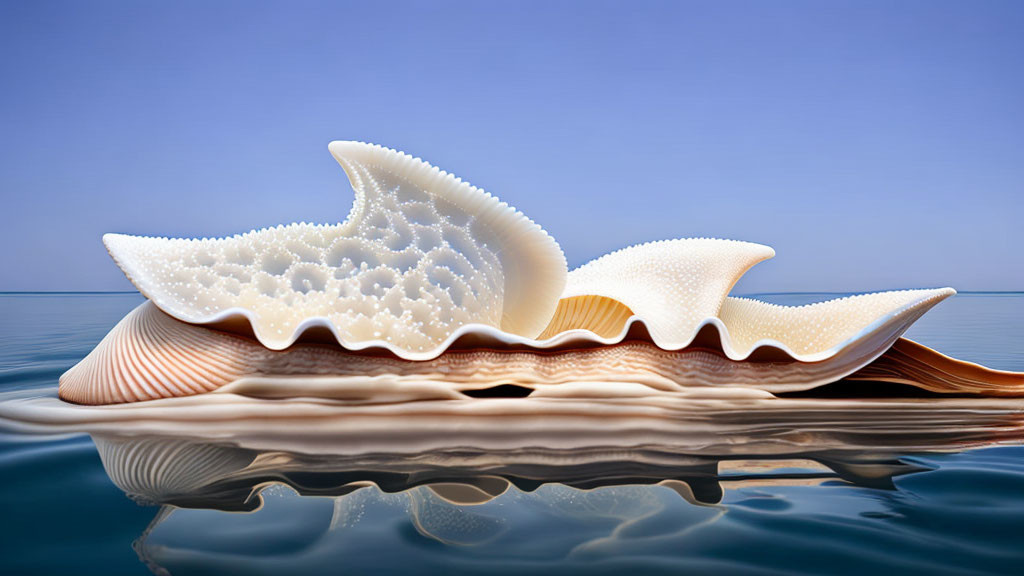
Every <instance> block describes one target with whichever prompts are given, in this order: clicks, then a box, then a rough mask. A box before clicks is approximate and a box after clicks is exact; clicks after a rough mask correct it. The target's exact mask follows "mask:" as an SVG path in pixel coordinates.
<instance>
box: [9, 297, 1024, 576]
mask: <svg viewBox="0 0 1024 576" xmlns="http://www.w3.org/2000/svg"><path fill="white" fill-rule="evenodd" d="M787 298H795V297H787ZM997 300H998V305H997V304H994V302H996V301H997ZM135 303H137V298H135V297H129V296H105V297H65V298H55V297H27V298H20V297H19V298H14V297H10V296H8V297H0V307H2V309H3V312H4V313H5V314H8V316H5V318H8V319H13V321H8V323H7V324H6V325H5V326H4V327H2V328H0V338H2V339H3V342H4V347H3V348H2V349H0V362H2V366H0V375H2V377H3V378H5V379H6V380H5V381H4V384H3V386H4V388H3V392H2V394H3V398H4V399H3V401H2V402H0V428H2V429H3V430H4V431H5V432H4V435H3V436H0V488H2V490H0V509H2V510H4V512H3V514H4V520H5V522H3V526H2V528H0V530H2V531H3V534H2V536H3V537H2V538H0V546H2V550H0V572H2V573H4V574H8V573H10V574H36V573H38V574H52V573H96V574H122V573H148V572H150V571H152V572H155V573H170V574H220V573H253V574H281V573H289V574H320V573H324V572H345V573H351V574H362V573H374V574H391V573H393V574H398V573H402V574H406V573H412V572H417V573H423V572H428V573H438V574H455V573H467V574H468V573H480V572H486V573H500V574H521V573H523V572H527V571H529V572H531V573H573V572H575V573H587V574H594V573H598V574H600V573H621V572H624V571H632V572H637V571H641V572H644V573H672V574H678V573H681V572H696V573H705V572H712V571H714V572H718V573H723V572H724V573H753V574H819V573H823V572H827V573H840V574H862V573H864V572H867V571H870V570H874V571H880V572H883V573H885V572H890V571H892V570H897V571H900V572H902V573H922V574H923V573H928V574H960V573H1007V574H1011V573H1016V572H1018V571H1019V566H1020V565H1021V562H1022V561H1024V549H1022V547H1021V546H1020V538H1021V536H1022V535H1024V448H1022V447H1020V443H1021V441H1022V440H1024V401H1021V400H1013V399H1009V400H1006V399H1004V400H999V399H971V398H956V399H934V398H927V399H925V398H917V399H915V398H903V399H897V398H889V399H863V398H862V399H838V398H835V399H813V398H786V399H769V400H764V399H761V400H758V399H746V400H723V399H717V400H710V399H708V400H688V399H680V400H677V401H672V400H667V399H619V400H615V401H607V402H601V401H586V402H581V401H573V400H559V399H546V400H542V401H541V400H538V399H529V398H520V399H515V398H504V399H502V398H498V399H474V400H467V401H458V402H446V403H443V404H428V403H408V404H405V405H401V406H391V407H374V408H369V409H368V408H366V407H362V408H359V407H345V406H338V405H333V404H332V403H330V402H325V401H316V400H308V399H307V400H302V399H296V400H286V401H273V400H258V399H251V398H240V397H232V396H231V395H224V396H223V397H219V398H217V399H216V400H215V401H213V400H210V399H200V400H195V399H193V400H188V399H183V400H182V401H179V402H176V403H171V404H168V403H163V404H161V403H154V404H148V403H147V405H142V406H138V405H136V406H124V407H119V408H117V409H111V408H103V407H99V408H90V409H84V410H83V409H81V408H82V407H70V406H66V405H63V404H62V403H60V402H59V401H58V400H57V399H56V398H55V394H54V386H55V384H56V374H59V372H60V371H61V370H62V369H64V368H66V367H67V365H69V364H70V363H71V362H73V361H75V360H76V359H77V358H78V357H81V355H84V354H85V353H86V352H88V350H89V349H90V347H91V346H92V345H94V344H95V342H96V341H97V340H98V339H99V338H100V337H102V335H103V332H104V330H105V326H106V327H109V326H110V325H111V324H112V323H113V322H114V321H116V320H117V318H118V314H121V313H123V312H126V311H127V310H128V309H130V308H131V307H132V306H134V305H135ZM953 306H956V307H958V308H957V310H956V313H948V314H946V315H945V316H941V317H940V320H941V322H940V323H933V324H925V325H923V329H922V330H919V331H918V333H916V334H913V335H912V336H914V337H916V338H918V339H920V340H921V341H923V342H925V343H928V344H935V345H939V344H937V343H936V342H935V340H937V339H942V338H945V339H948V340H950V342H952V344H950V343H947V344H945V345H944V346H945V348H944V349H947V350H948V349H949V348H950V347H952V348H955V350H949V351H951V352H956V353H957V354H958V355H959V356H961V357H965V358H967V359H971V360H977V361H983V362H988V363H989V364H992V365H993V366H994V367H997V368H1005V369H1017V370H1020V369H1022V365H1024V362H1022V359H1021V355H1020V352H1019V350H1024V346H1019V345H1020V344H1022V343H1024V331H1021V329H1020V328H1019V327H1018V324H1019V322H1018V320H1019V319H1020V318H1021V317H1024V314H1022V313H1021V312H1022V311H1024V298H1021V297H1012V298H1011V297H1003V296H1001V297H998V298H995V297H978V296H974V297H971V296H966V297H962V296H961V297H957V298H955V299H954V300H953V301H951V302H950V303H949V307H950V308H952V307H953ZM43 309H48V310H58V311H60V313H53V314H49V315H48V314H46V313H43V314H41V315H39V314H36V312H38V311H39V310H43ZM971 309H975V310H976V311H980V312H979V313H983V314H986V315H987V320H986V324H985V325H984V326H980V325H979V326H976V327H971V326H969V325H968V326H963V327H962V326H961V324H960V322H959V321H958V320H957V318H969V317H971V314H970V310H971ZM941 310H942V308H940V309H938V310H937V311H936V312H939V311H941ZM996 310H1001V311H1002V312H1001V313H1000V314H1001V316H1000V314H996V313H995V311H996ZM1000 318H1001V319H1000ZM926 319H927V317H926ZM104 322H106V324H104ZM19 323H20V324H19ZM65 324H66V325H65ZM71 324H75V325H77V328H76V327H75V326H72V325H71ZM915 328H917V327H915ZM929 330H932V332H929ZM18 334H20V335H21V336H18ZM957 334H959V335H960V337H961V339H960V340H957V338H956V335H957ZM930 338H931V339H932V340H930ZM1015 346H1018V347H1016V348H1014V347H1015ZM83 434H88V435H83ZM126 496H127V497H126Z"/></svg>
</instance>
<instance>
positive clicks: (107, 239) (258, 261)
mask: <svg viewBox="0 0 1024 576" xmlns="http://www.w3.org/2000/svg"><path fill="white" fill-rule="evenodd" d="M329 150H330V152H331V154H332V155H333V156H334V158H335V159H336V160H337V161H338V163H339V164H341V166H342V168H344V170H345V172H346V174H347V175H348V177H349V181H350V182H351V184H352V188H353V190H354V191H355V201H354V203H353V206H352V210H351V212H350V213H349V217H348V219H347V220H346V221H345V222H343V223H341V224H306V223H301V224H290V225H287V226H277V227H274V228H265V229H262V230H254V231H252V232H247V233H245V234H239V235H235V236H232V237H227V238H215V239H207V238H203V239H197V240H192V239H181V238H147V237H137V236H127V235H122V234H107V235H105V236H104V237H103V241H104V244H105V245H106V247H107V250H108V251H109V252H110V254H111V256H112V257H113V259H114V261H115V262H116V263H117V264H118V266H119V267H120V268H121V269H122V270H123V271H124V273H125V275H126V276H127V277H128V279H129V280H130V281H131V282H132V283H133V284H134V285H135V287H136V288H138V289H139V291H140V292H142V293H143V294H144V295H145V296H146V297H148V298H149V299H150V300H152V301H153V303H154V304H156V305H157V306H158V307H159V308H160V309H161V310H163V311H164V312H166V313H167V314H169V315H171V316H173V317H174V318H177V319H179V320H182V321H184V322H189V323H194V324H209V323H219V322H224V321H228V320H235V319H238V318H242V319H245V320H247V321H248V322H249V324H250V325H251V326H252V330H253V333H254V334H255V335H256V337H257V339H259V341H260V342H261V343H262V344H263V345H264V346H266V347H268V348H271V349H274V350H280V349H283V348H286V347H288V346H290V345H291V344H292V343H294V342H295V340H296V339H297V338H298V337H299V336H300V335H301V334H302V333H303V332H305V331H306V330H308V329H310V328H326V329H327V330H329V331H330V332H332V333H333V334H334V336H335V338H336V339H337V340H338V342H339V343H340V344H341V345H342V346H344V347H346V348H349V349H357V350H358V349H364V348H368V347H383V348H385V349H388V350H390V351H391V352H393V353H395V354H397V355H398V356H400V357H402V358H406V359H424V358H430V357H433V356H436V355H437V354H440V353H441V352H443V348H442V345H443V344H444V343H445V342H446V340H447V339H448V338H449V337H450V336H451V335H452V334H453V333H454V332H455V331H456V330H457V329H459V328H460V327H463V326H468V325H477V324H479V325H484V326H491V327H494V328H498V329H501V330H503V331H506V332H509V333H511V334H516V335H520V336H523V337H526V338H532V337H535V336H537V335H538V334H540V333H541V331H542V330H543V329H544V327H545V326H546V325H547V323H548V320H549V319H550V318H551V315H552V314H553V312H554V310H555V308H556V306H557V305H558V299H559V296H560V295H561V293H562V290H563V288H564V286H565V282H566V275H567V267H566V261H565V256H564V255H563V254H562V250H561V248H560V247H559V246H558V244H557V243H556V242H555V240H554V239H553V238H551V236H549V235H548V234H547V233H546V232H545V231H544V230H543V229H542V228H541V227H540V226H538V225H537V224H535V223H534V222H533V221H531V220H530V219H528V218H527V217H526V216H524V215H523V214H522V213H520V212H518V211H516V210H515V209H514V208H512V207H510V206H509V205H508V204H506V203H504V202H501V201H500V200H499V199H498V198H496V197H494V196H492V195H490V194H488V193H487V192H484V191H483V190H481V189H479V188H476V187H475V186H472V185H470V184H468V183H466V182H463V181H462V180H460V179H458V178H456V177H454V176H452V175H451V174H448V173H447V172H444V171H441V170H439V169H437V168H434V167H433V166H431V165H429V164H427V163H426V162H424V161H422V160H420V159H418V158H413V157H412V156H409V155H407V154H403V153H401V152H397V151H395V150H392V149H389V148H384V147H381V146H376V145H372V144H365V143H361V142H332V143H331V144H330V145H329Z"/></svg>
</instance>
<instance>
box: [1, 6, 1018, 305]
mask: <svg viewBox="0 0 1024 576" xmlns="http://www.w3.org/2000/svg"><path fill="white" fill-rule="evenodd" d="M364 4H365V5H364ZM364 4H355V3H353V4H345V3H341V2H325V3H318V2H280V3H261V2H228V1H218V2H173V3H171V2H165V3H155V2H105V1H95V2H49V1H39V2H14V1H9V0H8V1H3V2H0V79H2V90H0V134H2V137H0V194H2V205H3V208H2V210H0V241H2V243H3V245H4V246H5V249H4V250H2V251H0V270H2V274H0V290H124V289H130V285H129V284H128V283H127V281H126V280H124V278H123V276H122V275H121V273H120V271H119V270H118V269H117V268H116V266H115V265H114V264H113V262H112V261H111V260H110V259H109V257H108V256H107V255H106V252H105V251H104V249H103V246H102V244H101V242H100V236H101V235H102V234H103V233H104V232H125V233H135V234H149V235H161V236H215V235H224V234H232V233H236V232H244V231H247V230H250V229H252V228H256V227H263V226H268V225H275V224H279V223H288V222H292V221H297V220H304V221H313V222H337V221H340V220H343V219H344V218H345V216H346V215H347V214H348V210H349V207H350V204H351V190H350V188H349V186H348V183H347V180H346V179H345V177H344V175H343V173H342V171H341V169H340V168H339V167H338V166H337V164H336V163H335V162H334V160H333V159H332V158H331V157H330V155H329V154H328V153H327V143H328V142H329V141H331V140H337V139H340V140H349V139H355V140H365V141H371V142H375V143H378V144H383V145H387V146H389V147H393V148H398V149H400V150H404V151H406V152H409V153H411V154H413V155H416V156H421V157H423V158H424V159H426V160H428V161H430V162H431V163H433V164H435V165H436V166H439V167H441V168H443V169H445V170H448V171H450V172H453V173H455V174H456V175H458V176H461V177H462V178H464V179H466V180H468V181H470V182H472V183H474V184H476V185H477V186H481V187H483V188H485V189H487V190H488V191H490V192H492V193H494V194H497V195H498V196H500V197H501V198H502V199H503V200H505V201H507V202H509V203H510V204H512V205H514V206H516V207H518V208H519V209H521V210H522V211H524V212H525V213H526V214H528V215H529V216H531V217H532V218H533V219H534V220H536V221H537V222H538V223H540V224H541V225H542V226H544V227H545V228H546V229H547V230H548V231H549V232H551V233H552V235H554V236H555V238H557V239H558V240H559V241H560V243H561V245H562V247H563V249H564V250H565V252H566V255H567V257H568V259H569V262H570V264H571V265H579V264H581V263H583V262H585V261H586V260H588V259H590V258H593V257H596V256H599V255H601V254H603V253H605V252H607V251H609V250H613V249H616V248H620V247H623V246H626V245H629V244H634V243H639V242H644V241H648V240H657V239H662V238H673V237H690V236H712V237H721V238H735V239H743V240H750V241H756V242H762V243H766V244H769V245H771V246H773V247H774V248H775V249H776V251H777V253H778V255H777V256H776V258H775V259H774V260H772V261H769V262H766V263H764V264H761V265H759V266H758V267H757V268H755V269H754V270H753V271H752V272H751V273H750V274H748V276H747V277H746V278H745V279H744V280H743V281H742V282H741V285H740V286H739V287H738V289H739V291H741V292H755V291H790V290H795V291H816V290H827V291H846V290H849V291H863V290H875V289H887V288H905V287H917V286H921V287H924V286H937V285H952V286H954V287H957V288H960V289H963V290H1021V289H1024V250H1022V242H1021V240H1022V233H1021V227H1022V226H1021V222H1022V220H1024V73H1022V71H1024V2H996V1H984V2H967V1H964V2H938V1H927V2H911V1H903V2H866V1H858V2H820V1H808V2H665V3H658V2H629V3H627V2H621V3H600V2H579V3H572V2H561V3H553V2H536V3H531V2H518V3H491V2H466V3H462V2H451V3H449V2H442V3H398V2H378V3H364Z"/></svg>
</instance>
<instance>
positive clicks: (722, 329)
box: [213, 288, 956, 362]
mask: <svg viewBox="0 0 1024 576" xmlns="http://www.w3.org/2000/svg"><path fill="white" fill-rule="evenodd" d="M908 291H909V290H908ZM923 292H924V294H922V297H921V298H920V299H917V300H915V301H914V302H911V303H910V304H907V305H905V306H903V307H901V308H899V309H897V310H895V311H893V312H891V313H889V314H887V315H885V316H883V317H881V318H879V319H877V320H875V321H874V322H872V323H871V324H869V325H868V326H866V327H864V328H862V329H861V330H860V331H859V332H857V334H855V335H853V336H851V337H850V338H847V339H846V340H844V341H842V342H841V343H839V344H837V345H835V346H832V347H831V348H828V349H826V350H822V351H819V352H815V353H811V354H801V353H798V352H795V351H793V350H792V349H791V348H790V347H789V346H787V345H786V344H785V343H783V342H780V341H778V340H774V339H771V338H763V339H761V340H758V341H757V342H755V343H754V344H753V345H751V346H750V348H749V349H746V350H742V349H737V348H735V347H734V346H733V344H732V342H731V339H730V338H729V329H728V327H726V325H725V323H724V322H722V320H721V319H719V318H707V319H705V320H704V321H703V322H701V323H700V325H699V326H698V327H697V329H696V330H695V331H694V332H693V334H692V336H691V338H690V339H689V340H688V341H686V342H684V343H681V344H675V345H672V346H664V345H662V344H661V343H658V342H655V344H656V345H657V346H658V347H660V348H662V349H664V350H682V349H683V348H686V347H687V346H689V345H690V344H692V343H693V341H694V339H696V337H697V335H698V334H699V333H700V331H701V330H702V329H703V328H704V327H706V326H712V327H714V328H715V329H716V330H718V333H719V335H720V339H721V344H722V352H723V353H724V354H725V356H726V357H727V358H729V359H730V360H735V361H743V360H746V359H748V358H750V356H751V355H753V354H754V353H755V352H757V351H758V350H761V349H766V348H767V349H774V350H777V351H780V352H782V353H784V354H786V355H788V356H789V357H790V358H792V359H793V360H796V361H798V362H820V361H823V360H828V359H829V358H832V357H833V356H835V355H837V354H839V353H840V352H842V351H843V350H844V349H846V348H847V347H849V346H850V345H852V344H853V343H856V342H859V341H861V340H863V339H865V338H866V337H868V336H869V335H871V334H874V333H876V332H878V331H880V330H882V329H884V328H886V327H888V326H895V327H896V328H895V329H896V330H898V333H897V335H898V334H902V332H903V331H905V330H906V329H907V328H909V326H910V322H908V323H906V324H905V325H903V326H900V325H899V321H900V320H902V319H903V318H904V317H905V315H906V313H908V312H910V311H918V312H920V313H921V314H923V313H924V312H926V311H927V310H928V309H930V308H931V307H932V306H935V305H936V304H938V303H939V302H941V301H942V300H945V299H946V298H948V297H950V296H952V295H954V294H956V290H954V289H952V288H936V289H932V290H925V291H923ZM842 299H843V298H838V299H836V300H842ZM232 314H234V316H232ZM245 316H246V311H244V310H225V311H224V313H223V314H222V315H219V316H218V318H217V319H216V320H213V322H218V321H226V320H231V319H236V318H237V317H243V318H244V317H245ZM644 324H645V323H644V320H643V319H642V318H640V317H638V316H633V317H631V318H630V319H629V320H627V322H626V325H625V326H624V327H623V329H622V331H621V332H620V333H619V334H618V335H616V336H613V337H611V338H606V337H601V336H598V335H597V334H594V333H593V332H590V331H589V330H584V329H576V330H567V331H565V332H561V333H559V334H556V335H555V336H552V337H551V338H548V339H546V340H536V339H532V338H525V337H523V336H519V335H516V334H511V333H508V332H503V331H501V330H499V329H497V328H495V327H493V326H488V325H485V324H466V325H464V326H461V327H459V328H458V329H457V330H455V331H454V332H453V333H452V334H451V335H449V336H448V338H447V339H445V340H444V342H442V343H441V344H439V345H438V346H436V347H435V348H432V349H430V350H425V351H422V352H418V351H417V352H411V351H407V350H403V349H401V348H398V347H396V346H394V345H392V344H391V343H389V342H386V341H383V340H367V341H362V342H358V343H353V344H350V345H347V346H345V348H346V349H348V350H351V351H353V352H360V351H373V350H384V351H386V352H389V353H391V354H393V355H395V356H397V357H398V358H401V359H403V360H414V361H415V360H432V359H434V358H437V357H438V356H440V355H441V354H443V353H444V351H445V350H447V349H448V348H450V347H451V346H452V345H453V344H454V343H455V342H456V341H458V340H460V339H462V338H465V337H477V338H482V339H485V340H489V341H492V342H495V343H497V344H500V345H505V346H524V347H526V348H531V349H536V350H545V349H552V348H561V347H570V346H579V345H593V344H596V345H605V346H607V345H613V344H618V343H620V342H622V341H624V340H625V339H626V337H627V336H628V334H629V333H630V331H631V329H632V328H633V327H634V325H644ZM314 327H318V328H325V329H327V330H330V331H331V332H332V333H333V334H334V337H335V338H337V337H338V334H337V332H335V330H334V326H333V324H332V323H330V322H329V321H327V320H326V319H324V318H310V319H308V320H306V321H304V322H303V330H301V331H296V333H297V334H301V333H302V332H305V331H306V330H309V329H311V328H314ZM297 337H298V336H296V338H297ZM294 341H295V339H293V340H292V342H291V343H294ZM291 343H289V345H291ZM287 347H288V346H283V347H281V348H271V349H272V350H281V349H284V348H287ZM882 352H884V350H880V351H879V352H878V353H879V354H881V353H882Z"/></svg>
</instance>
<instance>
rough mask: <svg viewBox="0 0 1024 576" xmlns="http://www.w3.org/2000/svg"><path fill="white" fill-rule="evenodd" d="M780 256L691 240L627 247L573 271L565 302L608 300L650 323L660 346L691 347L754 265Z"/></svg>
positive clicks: (754, 247) (764, 249)
mask: <svg viewBox="0 0 1024 576" xmlns="http://www.w3.org/2000/svg"><path fill="white" fill-rule="evenodd" d="M774 255H775V251H774V250H772V249H771V248H769V247H768V246H762V245H761V244H752V243H750V242H737V241H733V240H716V239H710V238H688V239H682V240H665V241H661V242H651V243H648V244H641V245H638V246H631V247H629V248H624V249H622V250H618V251H616V252H612V253H611V254H606V255H604V256H602V257H600V258H598V259H596V260H592V261H590V262H588V263H586V264H584V265H583V266H580V267H579V268H577V269H575V270H573V271H572V272H570V273H569V280H568V282H567V283H566V287H565V292H564V293H563V294H562V297H563V298H573V297H580V296H604V297H606V298H610V299H612V300H615V301H617V302H619V303H621V304H622V305H624V306H626V307H627V308H629V309H630V310H632V311H633V313H634V314H635V315H636V316H637V317H638V318H640V319H641V320H643V321H644V323H645V324H646V326H647V329H648V330H649V331H650V334H651V338H652V339H653V340H654V342H655V344H657V345H658V346H661V347H662V348H665V349H667V350H676V349H679V348H683V347H685V346H686V345H687V344H689V343H690V342H691V341H692V340H693V338H694V337H695V336H696V335H697V330H698V329H699V328H700V325H701V323H702V322H703V321H705V320H706V319H708V318H714V317H715V316H717V315H718V311H719V309H720V308H721V306H722V301H723V300H725V297H726V295H728V294H729V291H730V290H731V289H732V287H733V285H734V284H736V281H737V280H739V279H740V276H742V275H743V274H744V273H745V272H746V271H747V270H749V269H750V268H751V267H752V266H753V265H754V264H757V263H758V262H761V261H763V260H767V259H769V258H771V257H772V256H774Z"/></svg>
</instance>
